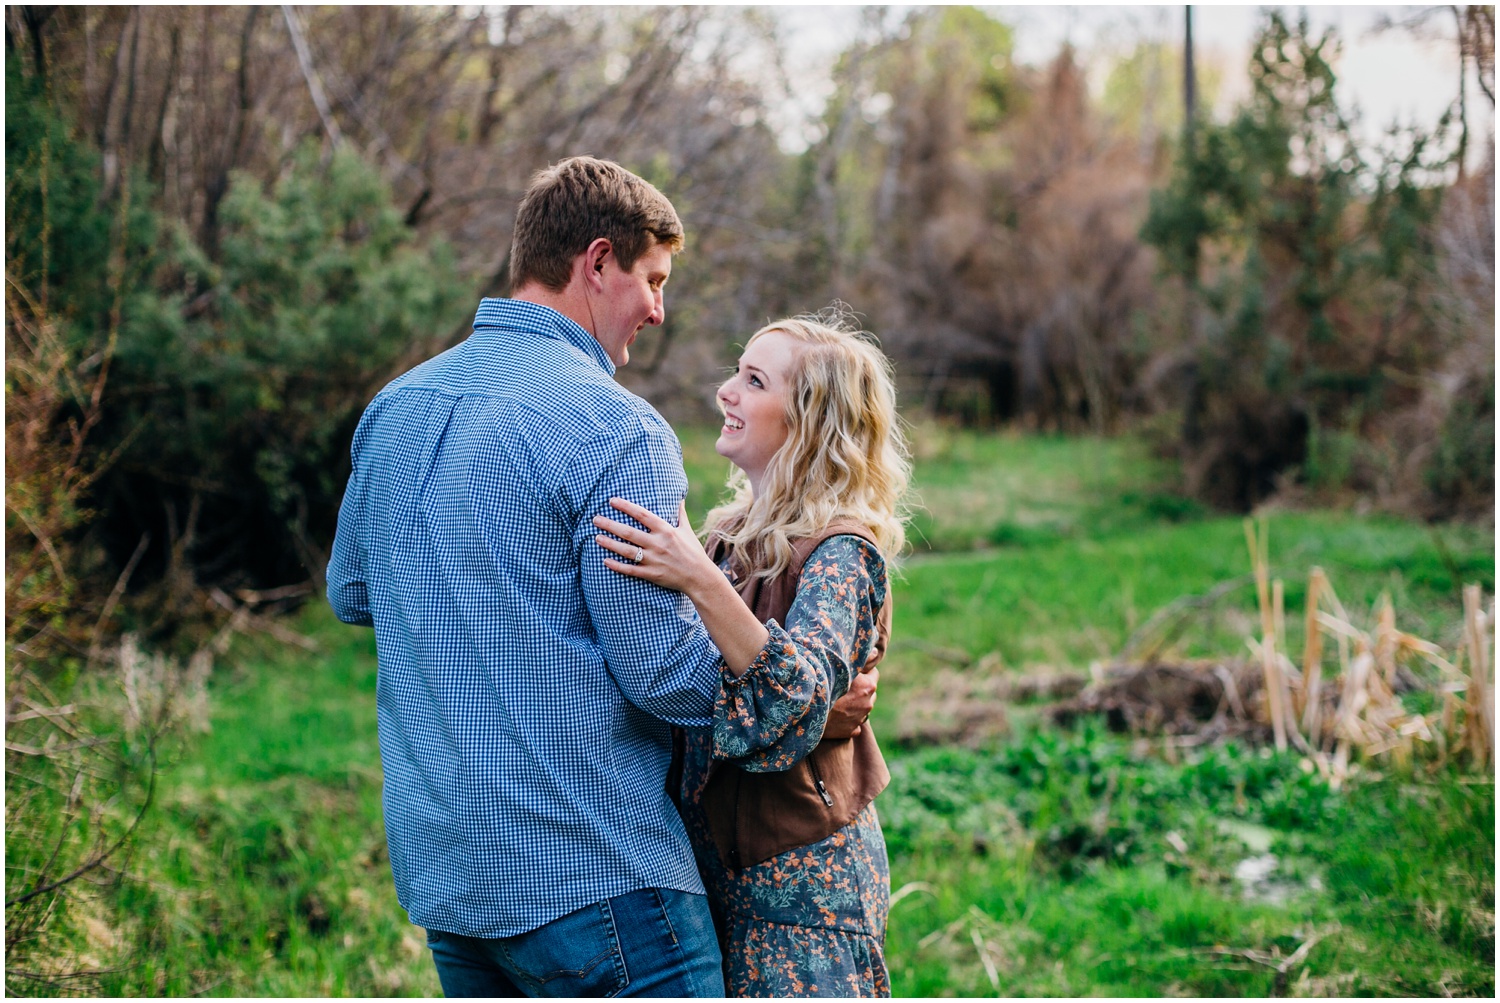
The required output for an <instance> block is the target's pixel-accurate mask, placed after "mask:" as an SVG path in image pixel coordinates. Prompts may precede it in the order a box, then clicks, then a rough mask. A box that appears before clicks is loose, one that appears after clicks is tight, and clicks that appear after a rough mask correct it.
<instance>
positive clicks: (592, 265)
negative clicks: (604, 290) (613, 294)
mask: <svg viewBox="0 0 1500 1003" xmlns="http://www.w3.org/2000/svg"><path fill="white" fill-rule="evenodd" d="M614 252H615V249H614V245H613V244H611V243H610V242H609V238H608V237H595V238H594V239H593V240H592V241H591V242H590V243H589V246H588V250H586V251H584V252H583V263H584V280H585V281H587V282H589V283H590V284H591V285H602V280H603V276H604V263H605V262H606V261H608V260H609V258H610V255H612V254H614Z"/></svg>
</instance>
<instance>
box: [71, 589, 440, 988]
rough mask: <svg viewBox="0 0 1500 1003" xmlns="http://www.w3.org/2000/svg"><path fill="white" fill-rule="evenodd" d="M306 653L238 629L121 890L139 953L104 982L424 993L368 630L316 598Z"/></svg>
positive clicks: (428, 983) (306, 621)
mask: <svg viewBox="0 0 1500 1003" xmlns="http://www.w3.org/2000/svg"><path fill="white" fill-rule="evenodd" d="M297 626H299V627H300V628H301V629H304V630H308V631H309V632H310V633H311V635H312V636H314V637H315V638H317V640H318V641H319V642H320V643H321V644H322V646H323V651H322V652H321V653H320V654H317V655H313V656H309V655H308V654H307V653H305V652H302V651H300V650H298V649H295V648H281V647H277V646H274V645H272V644H270V643H267V642H265V641H260V640H252V641H251V642H249V643H246V644H242V645H241V646H240V648H239V649H238V652H237V657H236V658H234V659H233V663H232V664H233V665H234V668H233V669H232V670H231V671H229V672H224V673H221V674H220V675H219V676H218V677H217V678H216V679H215V680H214V682H213V685H212V687H211V691H210V700H211V706H212V719H211V731H209V733H207V734H205V735H199V736H191V737H189V738H188V739H187V740H186V742H185V743H184V745H183V747H182V748H181V750H180V758H179V759H178V761H177V762H175V763H173V764H171V765H169V766H168V768H167V769H166V771H165V773H164V775H163V778H162V783H161V788H160V790H159V793H158V802H157V809H156V811H154V812H153V814H152V815H151V817H150V819H149V821H148V822H147V823H146V825H145V827H144V829H143V831H142V832H141V835H140V839H139V841H138V848H137V849H136V851H135V853H134V854H133V856H132V857H131V859H130V861H129V865H128V873H129V875H130V878H131V879H132V880H126V881H125V882H123V883H122V884H121V885H120V886H119V892H118V896H119V897H118V900H117V904H118V906H119V907H120V912H121V914H122V915H123V916H124V917H125V923H124V929H122V930H120V931H119V934H120V935H122V936H123V937H125V938H127V939H128V940H130V941H131V942H132V943H133V944H134V945H135V947H134V950H133V951H132V952H131V954H130V955H129V956H128V957H126V958H125V959H123V960H124V962H125V968H124V970H123V971H121V972H119V973H117V974H114V975H110V976H106V977H105V979H104V980H102V982H101V984H100V989H101V990H102V992H103V994H104V995H119V996H134V995H166V996H184V995H190V994H193V995H215V996H239V995H244V996H306V995H313V996H346V995H353V996H388V995H433V994H435V993H437V992H438V983H437V976H436V973H435V971H434V970H433V967H432V962H431V959H430V958H429V957H428V953H427V948H426V944H425V941H424V940H423V939H422V937H421V935H420V932H419V931H418V930H417V929H416V928H415V927H413V926H411V925H410V924H409V923H407V922H406V917H405V914H404V913H403V912H402V910H401V908H400V905H399V904H398V903H397V901H396V894H395V887H394V885H393V884H392V882H391V873H390V863H389V858H388V857H387V855H386V846H385V830H384V826H383V823H382V816H381V807H380V776H381V775H380V759H379V751H378V748H377V744H376V729H375V644H374V635H373V633H371V632H370V631H362V630H355V629H352V628H349V627H345V626H344V625H342V624H340V623H338V622H337V621H336V620H334V619H333V615H332V613H331V612H329V611H328V610H327V609H326V607H324V606H323V605H321V604H318V605H316V606H313V607H311V608H309V609H308V610H306V611H305V613H304V615H303V617H302V620H301V622H300V623H299V624H297Z"/></svg>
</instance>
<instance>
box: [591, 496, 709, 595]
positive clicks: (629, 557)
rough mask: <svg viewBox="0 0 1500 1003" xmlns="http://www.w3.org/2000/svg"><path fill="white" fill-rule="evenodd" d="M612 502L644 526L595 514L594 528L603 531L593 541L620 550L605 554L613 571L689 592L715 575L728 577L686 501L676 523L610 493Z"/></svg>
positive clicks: (680, 508)
mask: <svg viewBox="0 0 1500 1003" xmlns="http://www.w3.org/2000/svg"><path fill="white" fill-rule="evenodd" d="M609 504H610V506H611V507H612V508H614V509H615V510H616V511H619V512H623V513H624V514H625V515H628V516H629V517H630V518H632V519H634V520H635V521H636V522H638V523H640V524H641V526H643V527H645V528H644V529H637V528H636V527H634V526H628V525H626V524H625V523H623V522H618V521H616V520H614V519H610V518H608V517H606V516H602V515H596V516H594V528H596V529H599V530H601V531H602V532H601V533H599V535H597V536H595V537H594V542H595V543H597V544H599V546H601V547H603V548H604V549H605V550H607V551H609V552H610V553H611V554H614V555H615V556H614V557H605V559H604V566H605V567H607V568H609V569H610V570H611V571H614V572H617V573H618V574H622V575H628V576H629V577H631V578H639V579H641V580H643V581H648V582H652V583H654V584H656V585H660V586H661V587H662V588H667V589H672V590H674V591H676V592H686V593H688V594H689V595H692V594H693V593H694V592H695V591H698V590H699V589H700V588H701V587H702V586H704V585H705V584H711V581H710V580H711V579H712V578H713V577H714V576H717V577H718V578H723V577H724V573H723V572H722V571H720V570H719V568H718V566H717V565H715V564H714V562H713V561H712V560H711V559H710V558H709V556H708V555H707V554H706V553H704V551H703V544H701V543H700V542H698V537H697V536H696V535H695V534H694V533H693V527H692V526H691V525H690V524H689V523H688V518H687V507H686V505H681V506H679V507H678V509H677V525H675V526H674V525H672V524H671V523H670V522H668V521H667V520H665V519H663V518H662V517H661V516H659V515H657V514H656V513H655V512H652V511H651V510H650V509H647V508H643V507H641V506H640V505H637V504H635V503H634V502H631V501H626V500H625V499H624V498H611V499H610V500H609Z"/></svg>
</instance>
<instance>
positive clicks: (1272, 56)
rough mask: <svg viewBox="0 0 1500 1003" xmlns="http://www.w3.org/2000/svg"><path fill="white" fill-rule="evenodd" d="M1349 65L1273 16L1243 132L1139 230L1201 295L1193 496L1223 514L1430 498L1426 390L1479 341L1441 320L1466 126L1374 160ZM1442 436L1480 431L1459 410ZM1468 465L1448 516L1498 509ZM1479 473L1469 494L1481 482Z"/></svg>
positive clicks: (1192, 318) (1201, 133)
mask: <svg viewBox="0 0 1500 1003" xmlns="http://www.w3.org/2000/svg"><path fill="white" fill-rule="evenodd" d="M1337 47H1338V42H1337V39H1336V38H1335V37H1334V36H1333V34H1332V32H1331V31H1329V32H1325V33H1323V34H1322V35H1320V36H1317V37H1314V36H1313V34H1312V33H1311V31H1310V29H1309V28H1308V26H1307V22H1306V19H1305V16H1304V18H1303V20H1301V21H1299V22H1297V23H1295V24H1292V23H1289V22H1288V21H1287V20H1286V19H1285V18H1284V16H1283V15H1282V14H1280V13H1278V12H1270V13H1268V14H1267V15H1266V21H1265V23H1264V25H1263V27H1262V28H1261V30H1260V33H1259V35H1258V37H1257V39H1256V42H1255V44H1254V45H1253V47H1252V57H1251V64H1250V73H1251V79H1252V82H1253V94H1252V97H1251V99H1250V101H1249V103H1248V104H1247V105H1246V106H1245V107H1244V108H1242V109H1241V110H1240V111H1239V113H1238V114H1237V115H1236V116H1235V117H1234V118H1233V119H1232V120H1231V121H1230V122H1228V123H1225V124H1216V123H1213V122H1209V121H1201V122H1196V123H1192V125H1191V128H1189V129H1186V130H1185V132H1184V143H1183V146H1182V148H1181V151H1180V153H1179V157H1178V162H1177V165H1176V168H1175V170H1174V173H1173V175H1172V178H1171V179H1170V181H1169V183H1168V184H1167V186H1166V187H1165V188H1163V189H1162V190H1160V191H1157V192H1155V193H1153V195H1152V198H1151V212H1150V215H1149V217H1148V218H1147V220H1146V222H1145V224H1144V226H1143V227H1142V230H1141V236H1142V238H1143V239H1144V240H1145V241H1147V242H1148V243H1150V244H1152V245H1153V246H1155V247H1156V248H1158V250H1159V251H1160V252H1161V254H1162V262H1163V265H1164V267H1165V268H1166V269H1167V270H1168V271H1169V272H1170V273H1172V274H1174V275H1176V276H1178V277H1179V278H1180V279H1182V281H1183V282H1184V283H1185V285H1184V290H1185V293H1184V299H1183V301H1182V303H1181V310H1182V314H1183V316H1184V318H1185V321H1184V326H1185V330H1186V337H1187V345H1188V347H1189V349H1190V351H1191V353H1192V354H1191V362H1190V363H1189V364H1188V366H1187V367H1186V370H1185V376H1186V379H1185V380H1184V381H1183V383H1184V384H1185V386H1186V387H1187V391H1186V393H1185V395H1184V396H1183V397H1182V398H1180V399H1179V406H1180V407H1181V409H1182V412H1183V425H1182V432H1181V443H1180V449H1181V455H1182V456H1183V458H1184V460H1185V461H1186V462H1185V468H1184V469H1185V475H1186V478H1187V484H1188V488H1189V490H1190V491H1191V492H1192V493H1193V494H1196V495H1198V496H1200V497H1203V498H1205V499H1208V500H1210V501H1212V502H1213V503H1215V504H1217V505H1220V506H1224V507H1227V508H1232V509H1241V510H1243V509H1246V508H1248V507H1250V506H1251V505H1253V504H1255V503H1256V502H1257V501H1259V500H1261V499H1263V498H1265V497H1266V496H1267V495H1269V494H1271V493H1272V492H1274V491H1275V490H1277V489H1278V487H1279V486H1280V485H1281V483H1282V480H1283V478H1284V477H1286V476H1287V475H1291V474H1297V473H1300V476H1301V477H1302V479H1303V481H1304V483H1306V484H1308V485H1310V486H1311V487H1313V488H1318V489H1325V490H1327V489H1338V488H1345V487H1353V488H1355V489H1358V490H1362V491H1366V492H1371V493H1375V494H1376V495H1378V496H1386V497H1391V496H1395V495H1398V494H1400V493H1401V492H1403V491H1404V492H1406V493H1407V494H1408V495H1409V494H1410V493H1411V490H1412V488H1413V484H1412V481H1413V479H1414V478H1417V479H1418V480H1420V478H1419V477H1418V475H1417V474H1416V473H1415V472H1413V471H1411V470H1410V469H1405V468H1403V467H1402V465H1401V462H1400V459H1401V453H1402V452H1403V450H1402V446H1403V445H1405V446H1407V447H1408V448H1409V447H1410V446H1411V445H1412V443H1410V442H1405V443H1403V442H1402V435H1401V433H1402V432H1403V431H1404V429H1403V424H1404V425H1405V426H1406V428H1410V426H1411V425H1412V421H1411V416H1413V415H1416V414H1418V413H1419V411H1420V410H1421V408H1420V405H1421V404H1422V403H1423V401H1422V397H1421V395H1420V394H1418V393H1417V392H1415V390H1414V388H1416V387H1420V386H1421V380H1420V378H1419V376H1418V374H1421V373H1425V372H1431V371H1433V370H1434V369H1436V368H1438V367H1439V366H1440V364H1441V363H1442V360H1443V359H1444V357H1445V356H1446V355H1447V354H1449V353H1450V352H1451V351H1452V350H1453V349H1454V348H1455V347H1457V344H1456V343H1457V342H1459V341H1462V340H1463V339H1462V338H1456V337H1454V336H1453V335H1450V334H1448V333H1447V332H1446V330H1445V328H1444V326H1443V317H1442V316H1441V314H1440V311H1439V310H1438V309H1436V303H1435V292H1436V288H1437V277H1438V270H1439V257H1438V253H1437V247H1436V244H1435V241H1434V234H1435V231H1436V228H1437V225H1438V222H1439V211H1440V208H1441V200H1442V196H1443V191H1444V189H1443V186H1442V180H1443V176H1444V172H1445V171H1446V170H1447V169H1448V168H1449V167H1450V166H1451V163H1452V159H1451V158H1452V156H1453V151H1452V150H1451V149H1450V145H1451V144H1450V136H1449V132H1450V120H1449V119H1448V118H1444V120H1443V121H1442V122H1441V123H1440V124H1439V125H1438V127H1437V129H1436V130H1435V131H1434V132H1433V133H1431V134H1425V133H1422V132H1419V131H1417V130H1415V129H1410V130H1398V131H1396V132H1394V133H1393V134H1392V135H1391V136H1390V138H1389V142H1388V143H1387V144H1386V146H1385V147H1384V148H1383V149H1376V150H1372V149H1360V148H1359V146H1358V144H1357V143H1356V141H1355V139H1354V135H1353V133H1352V131H1351V128H1350V124H1349V121H1348V118H1347V116H1346V115H1345V113H1344V112H1343V111H1342V110H1341V109H1340V108H1339V107H1338V104H1337V102H1336V99H1335V91H1334V88H1335V83H1336V77H1335V73H1334V64H1335V61H1336V54H1337ZM1395 415H1406V416H1407V417H1406V419H1404V420H1403V419H1401V418H1396V417H1394V416H1395ZM1445 420H1448V421H1460V422H1464V424H1465V427H1468V426H1469V425H1472V424H1473V422H1472V420H1470V421H1467V422H1465V421H1464V412H1463V411H1462V410H1455V409H1450V410H1449V412H1448V417H1447V419H1445ZM1426 432H1427V433H1428V438H1429V439H1432V438H1435V437H1437V430H1436V429H1435V428H1430V427H1429V428H1427V429H1426ZM1408 434H1409V433H1408ZM1462 437H1463V433H1460V434H1459V438H1460V439H1461V438H1462ZM1446 438H1448V439H1449V440H1450V441H1451V438H1452V437H1451V436H1448V437H1446ZM1462 450H1463V447H1460V448H1459V449H1458V450H1453V449H1449V450H1447V451H1446V452H1441V453H1440V455H1439V456H1438V457H1437V458H1436V459H1435V461H1434V462H1435V463H1436V464H1437V465H1438V466H1443V464H1444V463H1445V462H1446V463H1447V464H1448V465H1447V466H1446V467H1444V469H1446V470H1449V471H1450V474H1449V475H1448V476H1449V481H1448V482H1445V486H1444V488H1443V490H1444V491H1445V492H1446V495H1445V496H1444V497H1448V498H1451V499H1458V498H1460V497H1462V495H1463V494H1464V492H1465V491H1466V490H1468V491H1474V490H1479V491H1481V492H1482V491H1483V487H1482V485H1474V487H1472V488H1464V487H1462V486H1460V485H1458V484H1456V483H1453V482H1452V478H1453V476H1455V475H1454V474H1453V473H1451V471H1453V470H1454V469H1455V468H1454V467H1453V463H1454V462H1455V457H1456V456H1458V455H1467V454H1464V453H1463V451H1462ZM1463 469H1464V473H1463V474H1462V475H1457V476H1459V477H1460V479H1464V480H1468V479H1472V478H1474V477H1475V476H1476V474H1477V471H1476V470H1475V468H1474V466H1473V465H1472V464H1471V463H1470V464H1466V465H1465V466H1464V467H1463ZM1471 471H1472V472H1471ZM1431 476H1432V475H1430V474H1429V475H1428V480H1429V483H1432V481H1431ZM1446 511H1448V512H1451V511H1453V509H1452V507H1449V508H1448V509H1447V510H1446Z"/></svg>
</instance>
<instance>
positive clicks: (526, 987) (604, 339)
mask: <svg viewBox="0 0 1500 1003" xmlns="http://www.w3.org/2000/svg"><path fill="white" fill-rule="evenodd" d="M682 244H683V229H682V224H681V222H680V221H679V219H678V217H677V213H676V211H675V210H674V209H673V208H672V205H671V203H670V202H668V201H667V199H666V198H665V197H664V196H663V195H662V194H661V193H660V192H658V191H657V190H656V189H655V188H654V187H652V186H651V185H650V184H648V183H647V182H646V181H644V180H642V179H641V178H639V177H636V176H635V175H633V174H631V173H630V172H628V171H626V170H625V169H624V168H622V167H620V166H619V165H617V164H614V163H611V162H608V161H602V160H596V159H594V158H591V157H574V158H571V159H568V160H565V161H562V162H560V163H558V164H556V165H554V166H553V167H551V168H549V169H547V170H545V171H542V172H540V173H539V174H538V175H537V176H536V178H535V179H534V181H533V183H532V185H531V187H530V188H529V190H528V191H527V193H526V195H525V197H524V198H523V199H522V201H521V205H520V208H519V210H518V212H517V218H516V225H515V233H514V239H513V243H512V251H511V285H512V288H513V290H514V291H513V293H512V297H511V298H510V299H508V300H506V299H487V300H484V301H483V302H482V303H481V304H480V307H479V311H478V315H477V316H476V318H475V322H474V333H473V335H472V336H470V337H469V338H468V339H467V340H466V341H464V342H463V343H462V344H460V345H458V346H456V347H454V348H452V349H450V350H448V351H447V352H444V353H442V354H441V355H439V356H437V357H436V358H433V359H431V360H429V361H427V362H425V363H423V364H422V365H420V366H418V367H416V368H415V369H413V370H412V371H411V372H409V373H407V374H405V375H404V376H402V377H400V378H398V379H397V380H395V381H394V382H392V383H391V384H390V385H389V386H387V387H386V388H385V389H384V390H382V391H381V392H380V393H379V394H378V395H377V396H376V397H375V399H374V400H373V401H372V402H371V403H370V405H369V407H368V408H367V409H366V411H365V413H364V416H363V418H362V419H361V420H360V424H359V428H358V430H357V431H356V433H355V437H354V444H353V449H352V455H353V471H352V473H351V476H350V479H349V485H348V488H347V489H346V491H345V495H344V502H343V506H342V507H341V509H340V511H339V524H338V533H337V537H336V539H335V541H334V549H333V558H332V561H331V563H330V566H329V571H328V595H329V601H330V602H331V603H332V605H333V608H334V610H335V612H336V613H337V614H338V616H339V618H340V619H341V620H343V621H344V622H346V623H353V624H363V625H366V626H371V625H373V626H374V628H375V636H376V647H377V651H378V656H379V663H380V670H379V677H378V678H379V681H378V685H377V695H376V700H377V704H378V711H379V726H380V751H381V760H382V764H383V766H384V770H385V791H384V805H385V816H386V832H387V836H388V840H389V846H390V857H391V869H392V872H393V873H394V876H395V880H396V887H397V891H398V894H399V897H400V900H401V904H402V905H403V906H404V907H405V908H406V910H407V912H408V913H409V915H410V916H411V919H412V922H414V923H417V924H419V925H421V926H423V927H426V928H427V931H428V943H429V945H430V946H431V948H432V951H433V957H434V961H435V963H436V964H437V968H438V974H439V977H440V978H441V980H442V984H443V990H444V992H445V993H446V994H447V995H450V996H458V995H465V996H468V995H487V996H499V995H520V994H525V995H545V996H604V995H666V996H722V995H723V994H724V984H723V979H722V974H721V969H720V955H719V949H718V944H717V940H716V938H715V935H714V931H713V926H712V922H711V919H710V916H709V911H708V906H707V900H706V898H705V896H704V894H703V886H702V883H701V881H700V879H699V876H698V873H697V869H696V867H695V865H694V862H693V855H692V852H691V849H690V847H689V845H688V841H687V836H686V833H685V831H684V829H683V825H682V821H681V819H680V818H679V817H678V814H677V811H676V809H675V807H674V805H673V804H672V802H671V800H670V799H669V798H668V796H667V793H666V789H665V776H666V772H667V767H668V764H669V761H670V756H671V740H670V728H669V724H678V725H682V726H686V727H707V726H709V725H710V724H711V723H712V714H713V703H714V701H715V699H716V697H717V696H718V686H719V674H720V669H721V666H722V662H721V660H720V658H719V654H718V651H717V650H716V649H715V648H714V647H713V645H712V643H711V641H710V640H709V638H708V635H707V632H706V631H705V630H704V628H703V625H702V623H701V621H700V620H699V619H698V617H697V614H696V612H695V611H694V610H693V608H692V605H691V603H690V602H689V601H688V600H687V599H686V598H685V597H683V596H682V595H681V594H679V593H675V592H669V591H666V590H663V589H660V588H657V587H656V586H653V585H649V584H645V583H642V582H640V581H638V580H635V579H632V578H629V577H627V576H623V575H617V574H614V573H613V572H611V571H609V570H608V569H607V568H605V567H604V564H603V560H602V558H603V554H602V553H601V552H600V551H599V548H598V547H597V545H596V544H595V543H594V542H593V539H594V535H595V533H596V532H597V531H596V530H595V528H594V527H593V525H592V523H591V521H590V520H591V519H592V517H593V516H594V515H596V514H600V513H607V514H611V515H615V516H616V517H618V514H617V513H615V512H614V510H613V509H611V508H610V507H609V503H608V500H609V498H611V497H624V498H629V499H631V500H632V501H635V502H637V503H638V504H641V505H644V506H645V507H647V508H649V509H651V510H652V511H654V512H656V513H657V514H659V515H661V516H663V517H664V518H668V519H672V520H675V516H676V513H677V511H678V505H679V503H680V502H681V501H682V499H683V496H684V494H685V493H686V489H687V480H686V477H685V475H684V474H683V470H682V457H681V449H680V447H679V445H678V443H677V439H676V437H675V436H674V435H673V433H672V430H671V429H670V428H669V427H668V425H667V424H666V422H665V421H664V420H663V419H662V418H661V416H660V415H658V414H657V413H656V411H655V410H653V409H652V408H651V407H650V406H649V405H648V404H646V402H645V401H643V400H641V399H640V398H639V397H636V396H635V395H634V394H631V393H629V392H627V391H626V390H624V389H623V388H621V387H620V386H619V385H618V384H617V383H615V382H614V380H613V375H614V371H615V368H616V367H617V366H620V365H624V364H625V363H626V362H627V361H628V359H629V357H630V346H631V344H633V343H634V341H635V338H636V336H637V335H638V334H639V333H640V331H641V330H642V329H643V328H644V327H645V326H646V325H648V324H651V325H657V324H660V323H661V322H662V320H663V318H664V316H665V305H664V301H663V287H664V286H665V285H666V282H667V279H668V277H669V276H670V274H671V270H672V255H673V254H674V253H675V252H676V251H678V250H679V249H680V248H681V247H682ZM871 702H873V699H871V700H868V701H866V705H865V707H864V708H863V710H864V712H866V713H867V712H868V704H869V703H871ZM858 712H859V711H858V710H856V711H854V713H856V714H857V713H858ZM856 719H857V718H856Z"/></svg>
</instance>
